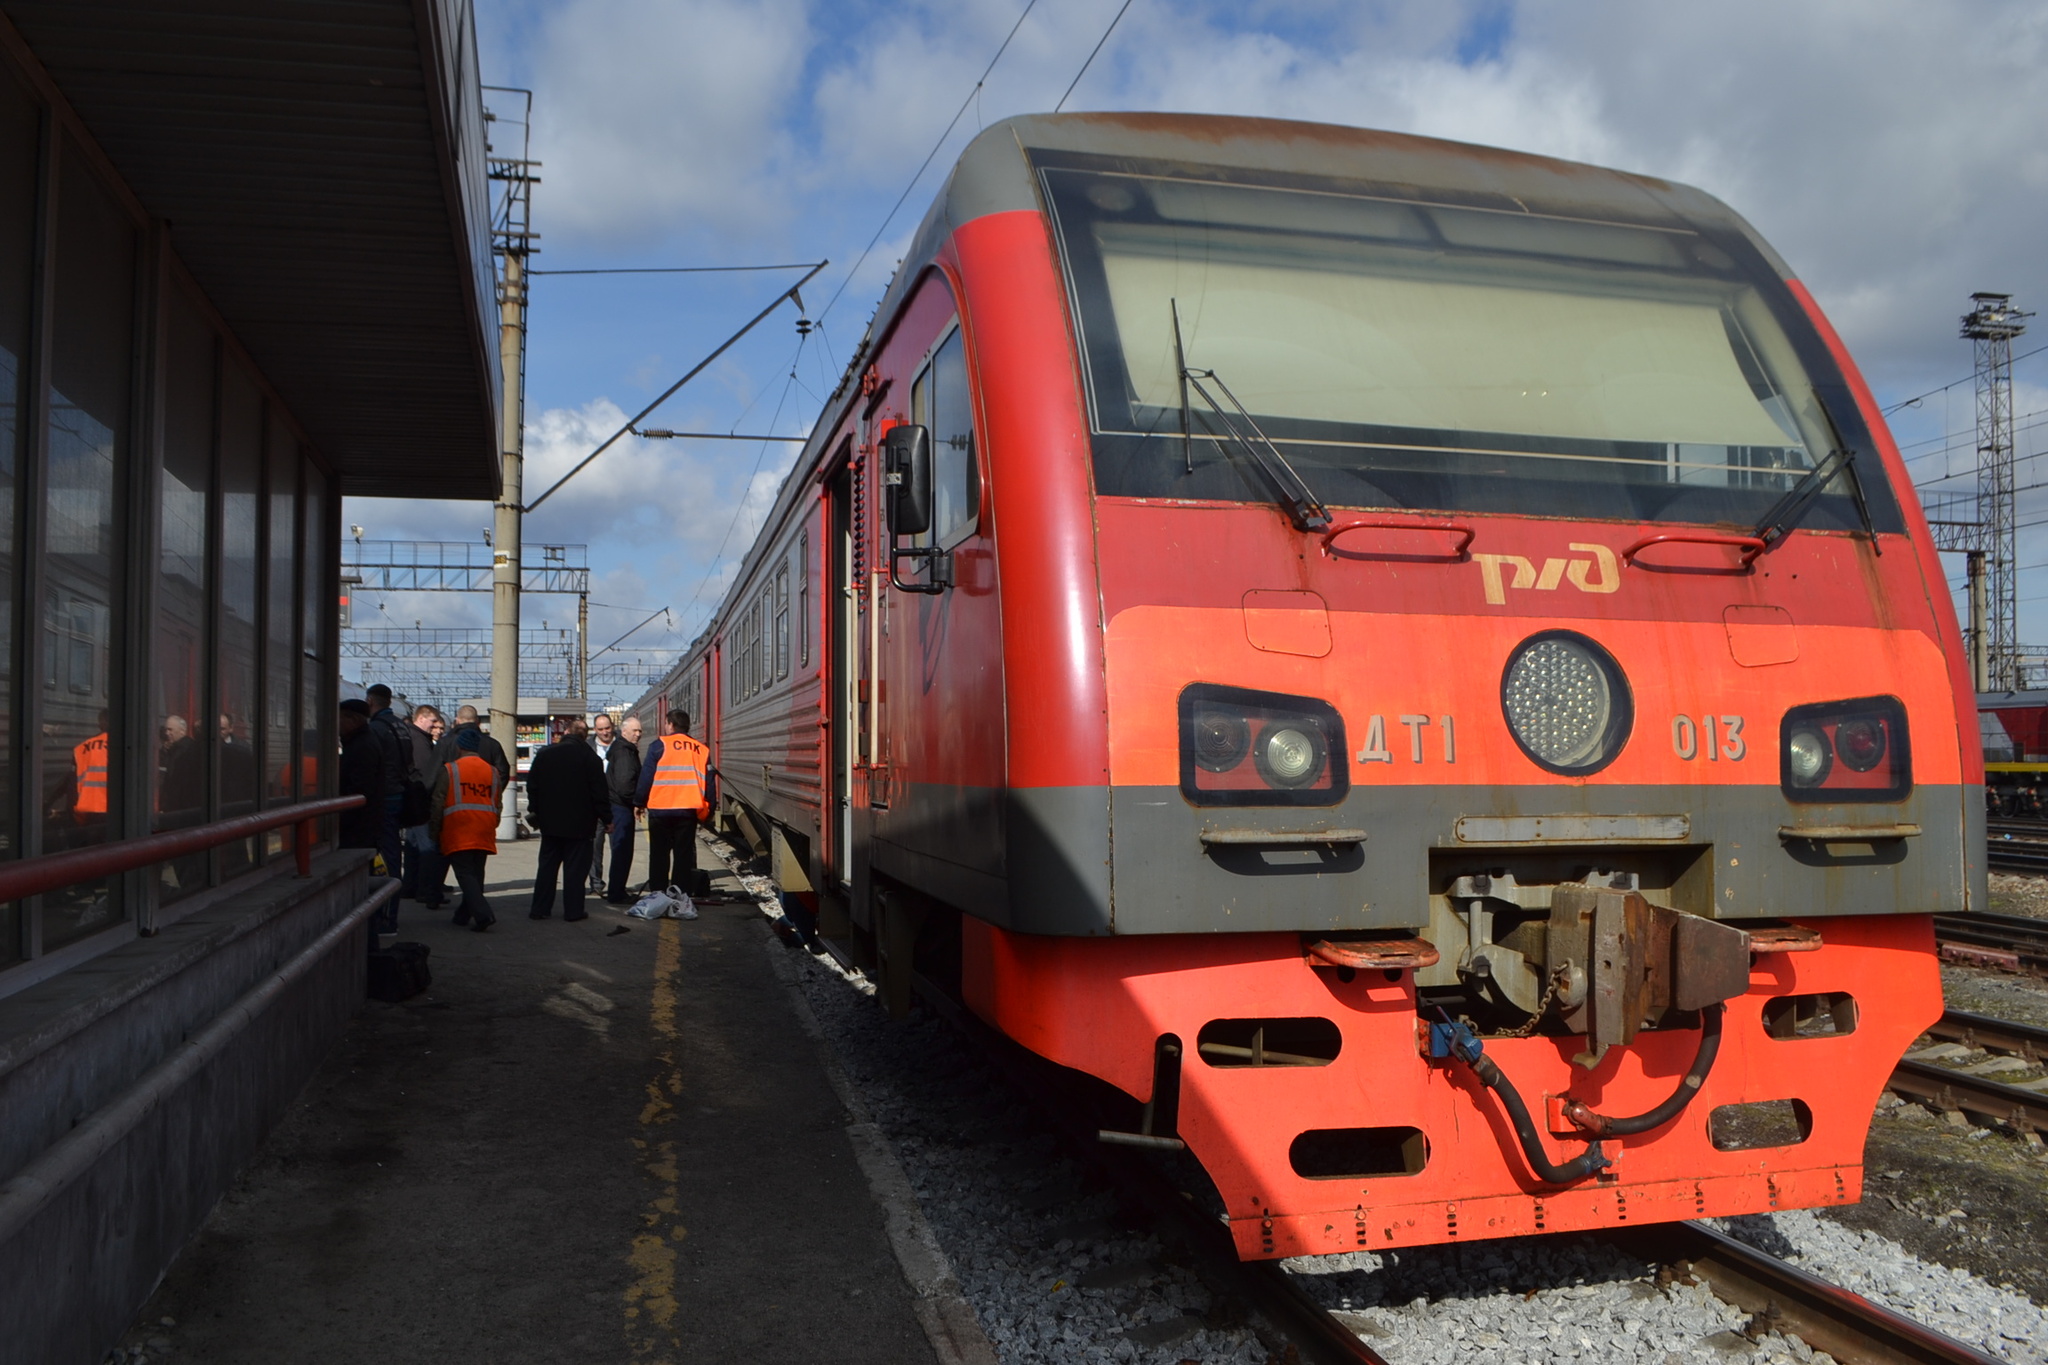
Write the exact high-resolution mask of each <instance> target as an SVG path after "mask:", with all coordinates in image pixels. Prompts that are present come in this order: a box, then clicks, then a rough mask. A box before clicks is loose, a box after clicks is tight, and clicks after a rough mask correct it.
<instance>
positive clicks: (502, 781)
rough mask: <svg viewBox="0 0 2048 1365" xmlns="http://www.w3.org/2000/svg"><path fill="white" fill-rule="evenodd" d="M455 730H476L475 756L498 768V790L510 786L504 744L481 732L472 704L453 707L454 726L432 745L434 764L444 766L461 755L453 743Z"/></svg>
mask: <svg viewBox="0 0 2048 1365" xmlns="http://www.w3.org/2000/svg"><path fill="white" fill-rule="evenodd" d="M456 730H474V731H476V732H477V736H476V737H477V746H476V756H477V757H478V758H480V759H482V760H483V761H484V762H486V763H488V764H490V765H491V766H492V767H493V768H496V769H497V770H498V790H500V791H503V790H505V789H506V788H507V787H509V786H511V784H512V765H511V763H509V762H507V761H506V758H505V746H504V745H502V744H500V743H498V741H497V740H495V739H493V738H491V736H489V735H487V734H485V733H484V732H483V726H482V725H481V724H480V723H479V722H478V719H477V714H476V708H475V707H474V706H458V707H456V708H455V726H454V728H453V729H451V730H449V731H448V733H447V734H445V735H442V736H441V742H440V743H439V744H436V745H435V746H434V766H435V767H437V768H445V767H447V766H448V765H449V764H450V763H453V762H454V761H455V760H456V759H458V758H460V757H461V756H462V753H461V750H460V749H458V748H457V747H456V743H455V731H456ZM507 799H508V800H509V799H510V798H509V797H508V798H507Z"/></svg>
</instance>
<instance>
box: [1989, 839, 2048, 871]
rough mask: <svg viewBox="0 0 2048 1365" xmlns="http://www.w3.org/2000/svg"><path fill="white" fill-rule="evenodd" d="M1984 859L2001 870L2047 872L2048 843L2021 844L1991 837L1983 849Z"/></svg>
mask: <svg viewBox="0 0 2048 1365" xmlns="http://www.w3.org/2000/svg"><path fill="white" fill-rule="evenodd" d="M1985 861H1986V862H1987V863H1988V864H1989V865H1990V866H1991V867H1993V868H1996V869H1997V870H1999V871H2001V872H2048V844H2033V845H2027V846H2021V845H2020V844H2017V843H2001V842H1999V841H1998V840H1996V839H1993V840H1992V841H1991V842H1990V845H1989V846H1988V847H1987V848H1986V849H1985Z"/></svg>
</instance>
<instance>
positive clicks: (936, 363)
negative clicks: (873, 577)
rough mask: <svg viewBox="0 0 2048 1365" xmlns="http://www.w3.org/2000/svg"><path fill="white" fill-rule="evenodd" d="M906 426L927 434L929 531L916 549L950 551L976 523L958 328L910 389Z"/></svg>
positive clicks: (976, 486)
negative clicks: (932, 547)
mask: <svg viewBox="0 0 2048 1365" xmlns="http://www.w3.org/2000/svg"><path fill="white" fill-rule="evenodd" d="M910 420H911V421H913V422H919V423H922V424H923V425H925V426H927V427H929V428H931V433H932V529H931V531H930V532H929V533H928V534H926V535H922V536H919V537H917V543H918V544H920V545H938V546H940V547H941V548H950V547H952V546H954V545H958V544H959V543H960V542H961V541H963V540H965V539H967V537H969V536H970V535H972V534H974V531H975V527H976V525H977V524H978V523H979V521H980V519H981V470H980V468H979V466H978V464H977V462H976V458H975V453H974V401H973V399H972V397H971V396H970V391H969V389H968V386H967V347H966V345H965V343H964V342H962V341H961V339H960V329H959V328H958V327H955V328H954V329H953V331H952V334H951V335H950V336H948V337H947V338H946V339H945V341H944V342H942V343H940V345H939V348H938V350H936V351H934V352H933V353H932V358H931V363H930V364H928V365H926V366H925V367H924V369H922V370H920V371H919V372H918V376H917V379H916V380H915V381H914V382H913V383H912V384H911V386H910Z"/></svg>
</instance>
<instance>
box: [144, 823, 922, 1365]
mask: <svg viewBox="0 0 2048 1365" xmlns="http://www.w3.org/2000/svg"><path fill="white" fill-rule="evenodd" d="M537 851H538V844H537V841H529V842H523V843H520V844H516V845H511V846H509V849H508V851H507V852H506V853H503V854H500V855H499V856H498V857H496V858H494V859H492V861H491V864H490V868H489V878H488V889H489V892H490V894H491V897H492V900H493V902H494V904H495V906H496V909H497V912H498V916H499V919H498V923H497V925H496V926H495V927H494V928H492V929H491V930H490V931H489V932H488V933H485V934H477V933H473V932H471V931H469V930H467V929H459V928H455V927H453V926H452V925H450V924H449V923H448V922H447V918H446V912H445V911H444V912H441V913H439V914H433V913H429V912H428V911H426V910H424V909H423V908H421V907H419V906H417V905H415V904H414V903H412V902H410V901H407V902H403V903H402V905H401V910H400V922H399V937H400V938H401V939H407V940H414V941H417V942H422V943H426V944H428V945H430V946H431V948H432V950H433V954H432V959H431V964H432V968H433V974H434V983H433V987H432V988H431V989H430V990H429V991H428V992H427V993H426V994H425V995H423V996H418V997H415V998H414V999H412V1000H410V1001H407V1002H406V1003H404V1004H401V1005H390V1004H380V1003H377V1002H375V1001H372V1002H370V1003H368V1004H367V1005H365V1007H364V1010H363V1013H362V1014H361V1015H360V1016H359V1017H358V1019H357V1021H356V1023H355V1024H354V1026H353V1027H352V1028H351V1029H350V1031H349V1033H348V1034H347V1035H346V1037H345V1038H344V1039H343V1040H342V1042H341V1044H340V1045H339V1046H338V1047H337V1048H336V1049H335V1051H334V1053H333V1054H332V1055H331V1056H330V1057H329V1058H328V1061H327V1064H326V1065H325V1066H324V1067H323V1068H322V1070H321V1071H320V1072H319V1074H318V1075H317V1076H316V1077H315V1078H314V1080H313V1081H312V1082H311V1083H310V1084H309V1085H308V1087H307V1089H306V1092H305V1093H304V1094H303V1095H302V1096H301V1097H300V1099H299V1101H298V1103H297V1104H296V1105H295V1106H294V1107H293V1109H292V1111H291V1113H290V1115H289V1116H288V1117H287V1118H286V1120H285V1121H284V1123H283V1124H282V1125H281V1126H280V1127H279V1128H278V1130H277V1131H276V1132H275V1133H274V1134H273V1135H272V1137H271V1139H270V1141H269V1143H268V1144H267V1145H266V1146H265V1148H264V1150H263V1152H262V1153H261V1154H260V1155H259V1156H258V1158H257V1159H256V1160H255V1161H254V1162H253V1163H252V1165H251V1167H250V1169H249V1170H248V1171H246V1172H245V1173H244V1175H243V1177H242V1179H241V1180H240V1181H239V1182H238V1183H237V1186H236V1187H235V1189H234V1190H233V1191H232V1192H231V1193H230V1194H229V1195H228V1197H227V1198H226V1199H224V1200H223V1201H222V1203H221V1204H220V1205H219V1206H218V1207H217V1208H216V1209H215V1210H214V1212H213V1215H212V1216H211V1217H210V1218H209V1219H208V1221H207V1224H206V1226H205V1228H204V1230H203V1231H202V1232H201V1233H200V1234H199V1236H198V1237H197V1238H195V1239H194V1241H193V1242H192V1244H191V1245H190V1246H189V1247H187V1249H186V1250H185V1252H184V1254H183V1255H182V1256H181V1257H180V1258H179V1259H178V1261H177V1262H176V1263H175V1264H174V1265H173V1266H172V1268H171V1271H170V1273H169V1275H168V1276H167V1277H166V1278H165V1281H164V1283H163V1284H162V1286H161V1287H160V1288H159V1289H158V1290H157V1292H156V1294H155V1295H154V1296H153V1297H152V1299H151V1301H150V1302H149V1304H148V1305H147V1306H146V1307H145V1308H144V1310H143V1311H142V1313H141V1314H140V1315H139V1317H138V1322H137V1326H136V1328H135V1329H134V1330H133V1331H132V1332H131V1333H130V1334H129V1336H128V1337H127V1338H125V1340H126V1341H128V1342H130V1343H135V1344H142V1345H145V1348H146V1349H148V1348H154V1349H151V1350H150V1354H151V1355H152V1356H155V1355H156V1354H157V1353H158V1352H168V1353H169V1354H170V1356H171V1357H172V1358H174V1359H181V1360H202V1361H207V1362H210V1363H211V1365H239V1363H240V1362H252V1363H253V1362H262V1365H285V1362H309V1363H311V1362H318V1363H319V1365H330V1363H332V1365H347V1363H348V1362H357V1361H362V1362H371V1361H374V1362H377V1363H378V1365H389V1363H390V1362H393V1361H416V1360H433V1361H436V1362H449V1363H451V1365H454V1363H459V1362H470V1361H475V1362H489V1363H490V1365H512V1363H513V1362H524V1361H535V1362H540V1361H545V1362H565V1361H566V1362H581V1361H591V1362H607V1363H609V1362H618V1361H645V1362H674V1363H675V1365H681V1363H682V1362H696V1361H721V1362H722V1361H740V1360H744V1361H748V1362H779V1361H788V1362H804V1363H805V1365H812V1363H814V1362H848V1365H864V1363H865V1362H890V1363H891V1365H894V1363H896V1362H923V1361H932V1360H933V1359H934V1356H933V1352H932V1349H931V1346H930V1345H929V1343H928V1342H927V1340H926V1338H925V1336H924V1333H923V1332H922V1331H921V1330H920V1328H919V1326H918V1321H917V1318H916V1316H915V1314H914V1312H913V1309H912V1295H911V1290H910V1288H909V1286H908V1285H907V1284H906V1282H905V1280H904V1278H903V1274H902V1272H901V1270H900V1268H899V1267H898V1264H897V1262H896V1260H895V1258H894V1256H893V1255H892V1253H891V1251H890V1244H889V1241H888V1238H887V1236H886V1234H885V1231H884V1219H883V1213H882V1210H881V1209H880V1207H879V1206H878V1205H877V1204H876V1202H875V1199H874V1197H873V1196H872V1194H871V1193H870V1190H869V1187H868V1185H867V1183H866V1181H865V1180H864V1178H863V1176H862V1174H861V1170H860V1168H859V1166H858V1165H857V1164H856V1161H855V1157H854V1153H853V1149H852V1146H851V1144H850V1142H849V1139H848V1136H847V1132H846V1124H847V1114H846V1112H845V1110H844V1108H843V1107H842V1106H841V1104H840V1102H839V1101H838V1099H837V1098H835V1096H834V1094H833V1092H832V1089H831V1087H830V1084H829V1082H828V1081H827V1078H826V1075H825V1072H824V1070H823V1067H822V1064H821V1062H820V1060H819V1056H818V1051H817V1045H816V1044H815V1043H814V1042H813V1041H812V1040H811V1039H810V1038H809V1037H808V1036H807V1035H806V1034H805V1033H804V1032H803V1030H802V1028H801V1026H800V1025H799V1023H798V1020H797V1016H796V1014H795V1013H794V1011H793V1008H792V1004H791V1000H790V997H789V995H788V993H787V989H786V988H785V987H784V986H783V985H782V984H781V983H780V982H779V981H778V980H777V979H776V976H775V974H774V972H773V971H772V969H771V959H770V957H769V952H768V949H767V948H766V946H764V945H765V941H766V940H767V939H768V938H769V935H768V932H767V929H766V926H765V923H764V922H763V920H762V919H761V917H760V915H759V913H758V912H757V911H756V910H755V909H754V907H753V906H752V905H751V904H740V905H733V906H707V907H705V908H704V909H703V912H702V918H700V919H698V920H696V921H693V922H691V921H673V920H671V921H664V922H661V923H659V924H651V923H647V922H643V921H640V920H634V919H630V918H628V917H627V916H626V915H624V914H623V913H622V912H621V911H618V910H614V909H611V908H609V907H606V906H605V905H604V904H603V902H602V901H593V902H592V903H591V905H590V910H591V917H590V918H589V919H587V920H585V921H582V922H580V923H576V924H569V923H565V922H563V921H562V919H561V918H560V914H561V907H560V905H559V903H558V904H557V906H556V918H554V919H552V920H548V921H539V922H537V921H534V920H530V919H528V918H527V914H526V910H527V898H528V895H529V894H530V887H531V878H532V875H533V866H534V860H535V857H536V855H537ZM699 865H700V866H711V867H714V868H716V867H717V866H718V864H717V863H716V862H715V860H712V859H710V858H709V856H708V854H700V863H699ZM622 927H623V928H625V929H626V930H627V932H624V933H621V932H619V930H620V929H621V928H622ZM778 951H780V950H779V949H778ZM166 1318H168V1319H170V1320H171V1322H172V1324H174V1325H169V1326H166V1325H164V1323H163V1320H164V1319H166ZM151 1338H155V1339H156V1340H155V1341H154V1342H152V1341H151V1340H150V1339H151Z"/></svg>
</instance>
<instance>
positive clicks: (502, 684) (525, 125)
mask: <svg viewBox="0 0 2048 1365" xmlns="http://www.w3.org/2000/svg"><path fill="white" fill-rule="evenodd" d="M492 88H493V89H500V87H492ZM503 92H504V93H507V94H515V95H520V96H523V97H524V107H523V110H522V112H521V115H520V118H519V121H518V122H519V134H520V137H519V146H520V154H519V156H518V157H516V158H515V157H510V156H498V155H493V156H492V157H491V159H490V176H491V179H493V180H495V181H498V182H500V183H501V184H503V185H504V187H505V192H504V194H503V196H502V197H501V198H500V200H499V204H498V206H497V208H496V210H495V212H494V221H493V222H492V225H491V227H492V231H491V238H492V243H491V244H492V246H493V247H495V248H496V250H497V255H498V259H499V261H500V262H501V263H502V264H501V267H500V270H499V274H498V364H499V366H500V367H501V372H502V375H503V380H504V390H505V399H504V402H505V406H504V418H503V423H502V439H501V440H500V442H499V448H500V451H501V459H502V462H503V463H502V469H503V476H502V483H503V487H502V488H501V489H500V490H499V493H498V504H497V508H496V511H495V514H494V516H493V517H492V524H491V550H492V555H491V560H492V563H491V716H490V722H491V725H490V728H491V737H492V738H494V739H496V740H497V741H498V742H499V743H500V744H502V745H504V746H505V752H506V753H507V754H514V753H516V752H517V750H518V743H519V721H518V712H519V589H520V583H521V578H520V540H521V526H520V523H521V521H522V520H523V518H524V510H523V509H524V506H525V482H524V472H525V463H526V258H527V256H528V255H529V254H531V253H532V251H533V249H534V245H533V244H534V241H535V237H534V233H533V187H534V185H535V184H536V183H538V177H536V176H535V175H534V173H533V172H534V170H535V168H536V167H537V166H538V165H539V163H538V162H536V161H534V160H533V159H532V147H533V134H532V125H533V92H532V91H530V90H510V89H505V90H504V91H503ZM486 117H487V118H489V119H490V120H491V121H492V122H494V123H495V122H498V121H500V120H499V118H498V117H497V116H496V115H492V114H487V115H486ZM504 121H507V122H509V121H510V120H509V119H508V120H504ZM518 834H519V816H518V803H517V801H516V800H507V801H506V802H505V812H504V818H503V819H502V820H501V821H500V822H499V825H498V837H499V838H500V839H513V838H517V837H518Z"/></svg>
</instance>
